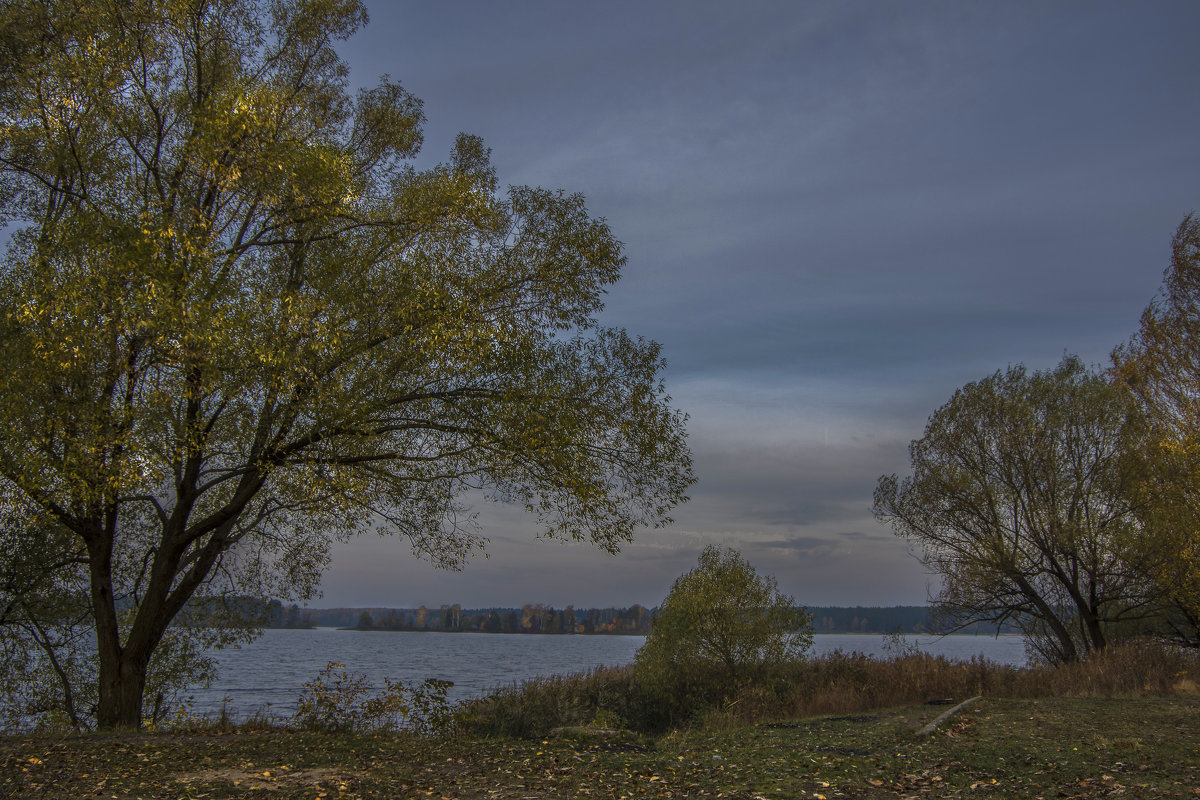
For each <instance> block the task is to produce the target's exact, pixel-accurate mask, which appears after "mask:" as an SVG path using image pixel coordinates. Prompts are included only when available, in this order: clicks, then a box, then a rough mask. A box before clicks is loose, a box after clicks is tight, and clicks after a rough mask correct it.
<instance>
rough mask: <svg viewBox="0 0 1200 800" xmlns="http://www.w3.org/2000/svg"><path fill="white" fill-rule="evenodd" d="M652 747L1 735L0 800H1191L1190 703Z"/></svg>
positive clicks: (698, 734)
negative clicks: (922, 732) (924, 731)
mask: <svg viewBox="0 0 1200 800" xmlns="http://www.w3.org/2000/svg"><path fill="white" fill-rule="evenodd" d="M943 710H945V707H940V706H915V707H910V708H901V709H888V710H883V711H875V712H869V713H863V714H857V715H853V716H842V717H820V718H813V719H803V720H794V721H787V722H776V723H770V724H762V725H757V726H754V727H747V728H739V729H735V730H726V731H720V732H702V731H681V732H676V733H673V734H670V735H667V736H663V737H659V738H646V737H639V736H635V735H633V734H618V735H612V734H604V735H593V734H584V733H579V732H568V733H566V734H563V735H559V736H555V737H547V738H544V739H535V740H497V739H491V740H479V739H466V738H460V739H449V740H438V741H429V740H419V739H415V738H413V737H408V736H403V735H396V734H379V735H356V736H346V735H336V734H317V733H302V732H294V731H280V730H276V731H267V732H262V731H260V732H246V733H205V734H188V735H185V734H140V735H92V736H74V735H72V736H58V737H50V736H36V737H15V736H10V737H4V738H0V798H3V800H8V799H9V798H12V799H13V800H16V799H17V798H22V799H23V798H31V799H32V798H44V799H46V800H58V799H63V800H65V798H90V797H95V798H108V799H112V798H115V800H133V798H197V799H198V798H250V797H253V798H260V800H261V799H264V798H265V799H266V800H293V799H294V798H315V799H316V800H325V799H329V800H333V799H334V798H336V799H337V800H352V799H353V798H364V799H365V798H372V799H374V798H379V799H382V798H388V799H389V800H390V799H391V798H456V799H457V800H485V799H486V800H506V799H512V800H516V799H518V798H520V799H521V800H535V799H536V800H543V799H544V800H550V799H551V798H554V799H557V798H612V799H615V798H715V797H724V798H731V799H734V800H760V798H789V799H791V798H810V799H811V800H820V798H826V800H832V798H872V799H874V798H928V797H936V798H1010V797H1011V798H1018V797H1019V798H1030V799H1031V800H1033V799H1035V798H1100V797H1119V796H1125V797H1129V798H1144V797H1149V798H1158V797H1175V798H1197V797H1200V695H1197V694H1195V693H1189V694H1178V695H1172V696H1169V697H1139V698H1119V699H1075V698H1054V699H1038V700H998V699H990V698H984V699H982V700H979V701H977V702H976V703H974V704H973V705H970V706H968V707H967V708H966V709H964V710H963V711H961V712H960V713H958V714H956V715H955V716H953V717H951V718H950V719H949V720H947V721H946V722H945V723H944V724H943V725H942V727H941V728H940V729H939V731H938V732H937V733H935V734H934V735H932V736H929V737H918V736H917V735H916V731H917V730H918V729H919V728H920V727H921V726H922V725H924V724H925V723H926V722H929V721H930V720H932V719H933V718H934V717H936V716H937V715H938V714H939V713H940V712H941V711H943Z"/></svg>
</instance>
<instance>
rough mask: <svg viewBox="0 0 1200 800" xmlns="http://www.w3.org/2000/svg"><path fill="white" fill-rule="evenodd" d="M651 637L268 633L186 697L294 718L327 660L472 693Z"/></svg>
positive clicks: (968, 646)
mask: <svg viewBox="0 0 1200 800" xmlns="http://www.w3.org/2000/svg"><path fill="white" fill-rule="evenodd" d="M644 641H645V637H643V636H539V635H521V634H500V633H493V634H489V633H422V632H412V631H399V632H391V631H345V630H338V629H336V628H316V629H313V630H268V631H265V632H264V634H263V636H262V637H261V638H259V639H257V640H255V641H254V642H252V643H250V644H249V645H246V646H244V647H241V648H235V649H229V650H221V651H217V652H215V653H214V655H215V656H216V657H217V661H218V664H219V667H218V676H217V680H216V681H214V682H213V685H212V686H211V687H209V688H207V689H199V688H197V689H191V690H189V691H187V692H185V693H184V694H185V696H190V697H191V698H192V701H191V706H192V710H193V711H195V712H198V713H201V714H212V713H215V712H219V711H220V709H221V706H222V704H224V705H225V707H226V709H227V710H228V711H229V712H230V713H231V714H234V715H236V717H237V718H242V719H244V718H246V717H248V716H249V715H251V714H253V713H255V712H258V711H265V712H267V713H268V714H270V715H272V716H281V717H286V716H291V714H292V713H293V712H295V710H296V699H297V697H298V696H299V694H300V689H301V687H302V686H303V684H305V683H307V682H308V681H311V680H312V679H313V678H315V677H316V675H317V673H318V672H320V671H321V669H323V668H324V667H325V664H326V663H328V662H329V661H340V662H341V663H343V664H345V665H346V667H347V668H348V669H349V670H350V671H351V672H356V673H363V674H365V675H366V676H367V677H368V678H369V679H370V680H371V682H372V683H374V684H375V685H377V686H380V685H382V684H383V679H384V678H385V677H386V678H390V679H391V680H393V681H395V680H402V681H405V682H411V681H416V682H420V681H423V680H425V679H426V678H441V679H443V680H449V681H453V682H454V688H453V689H451V690H450V695H449V696H450V698H451V699H452V700H464V699H467V698H471V697H477V696H479V695H481V694H484V693H486V692H487V691H489V690H491V689H494V688H496V687H498V686H504V685H508V684H511V683H513V682H515V681H523V680H527V679H529V678H534V677H538V676H548V675H561V674H567V673H573V672H583V671H586V670H589V669H592V668H594V667H602V666H619V665H622V664H629V663H631V662H632V661H633V656H634V653H636V652H637V649H638V648H639V647H641V646H642V642H644ZM908 641H910V642H915V643H916V644H917V645H918V646H919V647H920V648H921V650H923V651H925V652H928V653H933V654H935V655H944V656H947V657H949V658H954V659H963V660H966V659H970V658H972V657H974V656H976V655H982V656H984V657H985V658H987V659H988V660H990V661H994V662H996V663H1000V664H1014V665H1022V664H1024V663H1025V641H1024V639H1023V638H1022V637H1020V636H1000V637H991V636H942V637H936V636H921V637H908ZM834 650H842V651H845V652H859V653H866V654H868V655H881V654H882V653H883V637H882V636H878V635H864V634H818V635H816V636H814V637H813V648H812V651H811V653H812V654H813V655H821V654H824V653H829V652H833V651H834Z"/></svg>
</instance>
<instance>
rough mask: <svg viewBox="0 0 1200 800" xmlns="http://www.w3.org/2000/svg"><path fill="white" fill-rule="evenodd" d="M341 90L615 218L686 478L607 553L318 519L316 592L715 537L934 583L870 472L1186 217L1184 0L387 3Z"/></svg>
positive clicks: (546, 568)
mask: <svg viewBox="0 0 1200 800" xmlns="http://www.w3.org/2000/svg"><path fill="white" fill-rule="evenodd" d="M369 8H370V13H371V23H370V24H369V25H368V26H367V27H366V28H365V29H364V30H363V31H362V32H360V33H359V34H357V35H356V36H355V37H354V38H353V39H352V40H351V41H350V42H348V43H346V44H345V45H344V46H343V47H342V53H343V54H344V55H345V57H346V58H347V60H348V62H349V64H350V66H351V76H352V80H353V82H354V83H356V84H358V85H362V86H367V85H372V84H373V83H374V82H375V81H376V80H377V77H378V76H379V75H382V74H385V73H386V74H390V75H391V76H392V77H393V78H395V79H398V80H400V81H401V82H402V83H403V84H404V86H405V87H406V88H407V89H408V90H409V91H410V92H412V93H414V94H415V95H417V96H418V97H420V98H421V99H422V100H423V101H424V103H425V113H426V115H427V117H428V124H427V126H426V129H425V148H424V153H423V158H425V159H428V161H429V163H433V162H435V161H438V160H444V159H445V158H446V157H447V156H448V154H449V152H450V148H451V145H452V143H453V140H454V137H455V135H456V134H457V133H458V132H459V131H465V132H468V133H473V134H477V135H480V136H482V137H483V139H484V141H485V143H486V144H487V145H489V146H490V147H491V148H492V156H493V163H494V164H495V165H496V168H497V171H498V175H499V178H500V180H501V182H502V183H504V184H529V185H537V186H544V187H548V188H555V189H563V190H566V191H568V192H581V193H582V194H584V195H585V196H586V198H587V202H588V208H589V211H590V212H591V213H592V214H593V215H594V216H599V217H604V218H606V219H607V221H608V223H609V225H610V226H611V228H612V230H613V232H614V234H615V236H616V237H617V238H618V239H620V240H621V241H622V242H623V243H624V245H625V253H626V255H627V257H628V265H627V267H626V269H625V272H624V275H623V278H622V280H621V281H620V282H619V283H618V284H616V285H615V286H613V287H612V288H611V289H610V291H609V294H608V298H607V307H606V309H605V311H604V312H603V313H602V314H601V316H600V321H601V323H602V324H605V325H612V326H620V327H625V328H627V329H628V330H629V331H630V332H632V333H634V334H638V335H642V336H646V337H648V338H652V339H654V340H656V341H658V342H660V343H662V345H663V348H664V353H665V356H666V358H667V360H668V362H669V365H668V367H667V369H666V371H665V373H664V378H665V380H666V384H667V388H668V391H669V393H670V395H671V397H672V403H673V404H674V405H675V407H677V408H680V409H682V410H684V411H685V412H687V413H688V414H689V416H690V420H689V423H688V430H689V441H690V445H691V448H692V451H693V455H694V458H695V468H696V473H697V476H698V479H699V480H698V482H697V483H696V484H695V485H694V486H693V487H692V490H691V492H690V495H691V500H690V502H688V503H687V504H685V505H684V506H682V507H680V508H679V509H678V511H677V513H676V514H675V515H674V516H675V519H676V522H675V524H674V525H673V526H672V527H671V528H669V529H666V530H659V531H640V532H639V533H638V534H637V537H636V540H635V542H634V543H633V544H630V545H628V546H626V547H625V548H624V549H623V550H622V552H621V553H620V554H619V555H616V556H610V555H607V554H605V553H602V552H600V551H598V550H597V549H595V548H593V547H589V546H587V545H580V544H566V543H561V542H556V541H547V540H539V539H538V538H537V524H536V520H535V519H532V518H529V517H526V516H525V515H524V514H523V513H521V512H519V511H515V510H514V509H511V508H507V507H503V506H495V505H491V504H486V503H485V504H483V505H482V506H481V507H477V509H476V510H477V511H478V512H479V522H480V524H481V526H482V532H483V533H484V534H485V535H486V536H488V538H489V539H490V544H489V547H488V553H489V555H488V557H487V558H482V557H477V558H476V559H474V560H473V561H472V562H471V563H470V564H469V565H468V566H467V567H466V569H465V570H464V571H463V572H461V573H451V572H445V571H440V570H436V569H434V568H432V567H431V566H430V565H429V564H428V563H425V562H422V561H419V560H417V559H415V558H413V556H412V555H411V553H410V551H409V549H408V547H407V544H406V543H405V542H403V541H401V540H397V539H389V538H375V537H360V538H358V539H355V540H353V541H351V542H349V543H346V544H344V545H342V544H339V545H337V546H336V548H335V551H334V554H333V564H332V566H331V568H330V569H329V570H328V571H327V572H326V575H325V578H324V581H323V584H322V590H323V596H322V597H321V598H319V599H316V600H314V601H312V602H311V603H310V605H314V606H321V607H330V606H396V607H403V606H409V607H415V606H417V605H420V604H424V605H432V606H437V605H440V604H444V603H461V604H462V605H463V606H464V607H484V606H514V605H515V606H519V605H523V604H525V603H539V602H540V603H547V604H550V605H554V606H559V607H561V606H565V605H567V604H574V605H575V606H576V607H590V606H628V605H631V604H633V603H641V604H642V605H646V606H654V605H657V604H658V603H659V602H660V601H661V600H662V598H663V597H664V596H665V595H666V593H667V591H668V590H669V588H670V585H671V582H672V581H673V580H674V578H675V577H676V576H678V575H679V574H680V573H682V572H684V571H686V570H688V569H690V568H691V567H692V566H694V565H695V563H696V559H697V557H698V555H699V553H700V551H701V550H702V549H703V548H704V547H705V546H706V545H708V544H714V543H715V544H721V545H726V546H729V547H733V548H736V549H737V550H739V551H740V552H741V553H742V555H743V556H745V557H746V558H747V559H748V560H749V561H750V562H751V563H752V564H754V565H755V566H756V567H757V568H758V569H759V571H760V572H763V573H768V574H772V575H774V576H775V577H776V579H777V580H778V582H779V587H780V589H781V590H783V591H784V592H786V593H788V594H790V595H792V596H793V597H795V599H796V600H797V601H798V602H800V603H802V604H806V605H893V604H922V603H924V602H926V601H927V599H928V598H929V597H930V595H931V593H933V592H936V590H937V587H938V583H937V578H936V576H933V575H930V574H927V573H926V571H925V570H924V569H923V567H922V566H921V564H920V562H919V560H918V558H917V557H916V554H915V553H913V552H912V551H911V549H910V548H909V547H908V545H906V543H905V542H903V541H902V540H900V539H898V538H896V537H895V536H893V535H892V533H891V531H890V529H889V528H887V527H886V526H884V525H882V524H880V523H878V522H876V521H875V520H874V519H873V517H872V514H871V498H872V492H873V490H874V488H875V484H876V482H877V480H878V479H879V477H880V476H881V475H884V474H891V473H900V474H901V475H903V474H905V473H906V472H907V469H908V460H907V447H908V444H909V442H910V441H911V440H912V439H915V438H919V437H920V436H921V435H922V432H923V429H924V426H925V423H926V421H927V419H928V417H929V415H930V414H931V413H932V412H933V411H934V410H935V409H936V408H938V407H939V406H940V405H942V404H943V403H945V402H946V401H947V400H948V399H949V398H950V397H951V395H952V394H953V393H954V391H955V389H957V388H959V387H960V386H962V385H964V384H966V383H968V382H971V381H974V380H978V379H980V378H982V377H985V376H987V375H989V374H991V373H993V372H995V371H996V370H998V369H1004V368H1005V367H1007V366H1009V365H1012V364H1018V363H1020V364H1024V365H1026V366H1027V367H1028V368H1030V369H1047V368H1050V367H1052V366H1054V365H1055V364H1057V363H1058V362H1059V361H1060V360H1061V359H1062V357H1063V356H1064V354H1066V353H1074V354H1078V355H1079V356H1080V357H1081V358H1083V359H1084V360H1085V361H1086V362H1088V363H1090V364H1096V365H1099V366H1101V367H1102V366H1104V365H1106V364H1107V363H1108V360H1109V354H1110V352H1111V351H1112V349H1113V347H1115V346H1116V345H1118V344H1120V343H1121V342H1123V341H1124V340H1126V339H1127V338H1128V337H1129V336H1130V335H1132V334H1133V333H1134V331H1135V330H1136V329H1137V325H1138V318H1139V315H1140V314H1141V312H1142V310H1143V309H1144V308H1145V306H1146V305H1147V303H1148V302H1149V301H1150V300H1151V299H1152V298H1153V297H1154V295H1155V293H1156V292H1157V291H1158V289H1159V286H1160V284H1161V280H1162V274H1163V270H1164V269H1165V267H1166V266H1167V262H1168V258H1169V246H1170V239H1171V235H1172V233H1173V232H1174V230H1175V228H1176V226H1177V225H1178V224H1179V223H1180V222H1181V221H1182V219H1183V218H1184V217H1185V216H1186V215H1187V214H1189V213H1191V212H1192V211H1200V182H1198V181H1197V178H1200V146H1198V142H1200V140H1198V139H1197V132H1198V131H1200V102H1197V101H1200V48H1197V47H1196V46H1195V34H1196V32H1197V31H1200V4H1197V3H1195V2H1190V0H1189V1H1188V2H1152V3H1127V2H1113V3H1104V2H1078V3H1076V2H1021V1H1019V0H1014V1H1013V2H1005V3H960V2H912V3H892V2H883V1H882V0H878V1H877V2H792V1H790V0H789V1H788V2H761V1H760V2H754V1H753V0H751V1H750V2H738V3H733V2H707V1H706V0H686V2H658V1H657V0H638V1H637V2H605V3H563V2H511V3H494V2H455V3H427V2H371V3H369Z"/></svg>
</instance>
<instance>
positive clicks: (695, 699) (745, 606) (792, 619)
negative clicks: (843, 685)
mask: <svg viewBox="0 0 1200 800" xmlns="http://www.w3.org/2000/svg"><path fill="white" fill-rule="evenodd" d="M811 644H812V619H811V617H810V616H809V614H808V613H807V612H806V611H805V610H804V609H802V608H798V607H796V605H795V601H794V600H793V599H792V598H791V597H789V596H788V595H786V594H783V593H782V592H780V591H779V588H778V585H777V584H776V581H775V579H774V578H773V577H771V576H769V575H766V576H760V575H759V574H758V572H757V571H756V570H755V569H754V567H752V566H751V565H750V564H749V563H748V562H747V561H746V560H745V559H743V558H742V557H741V556H740V555H739V554H738V553H737V552H736V551H734V550H726V549H722V548H718V547H715V546H712V545H710V546H708V547H706V548H705V549H704V552H703V553H701V554H700V560H699V564H698V565H697V566H696V568H695V569H693V570H691V571H689V572H687V573H685V574H683V575H681V576H680V577H678V578H676V580H675V583H674V584H673V585H672V586H671V591H670V592H669V593H668V594H667V597H666V599H665V600H664V601H663V603H662V605H661V606H660V607H659V609H658V614H657V615H656V616H655V618H654V624H653V627H652V628H651V631H650V635H649V636H648V637H646V643H645V644H644V645H643V646H642V648H641V649H640V650H638V653H637V657H636V660H635V670H636V675H637V678H638V681H639V683H641V684H643V685H644V686H646V687H647V688H648V689H649V690H650V691H651V692H652V693H653V694H654V695H656V696H657V697H659V698H660V700H661V701H662V702H663V703H665V704H666V705H667V706H669V707H670V708H671V711H670V712H669V716H676V717H678V716H688V715H690V714H691V713H692V712H693V711H694V710H695V707H696V706H697V705H701V706H702V705H708V704H711V703H712V702H714V701H716V700H719V699H720V698H722V697H724V696H726V695H728V694H729V693H730V692H731V691H733V690H734V689H735V688H736V687H738V686H740V685H744V684H746V683H749V682H752V681H761V680H764V679H766V678H767V677H768V676H769V675H770V674H771V672H772V671H773V670H775V669H777V668H778V667H780V666H782V665H786V664H789V663H792V662H795V661H797V660H799V659H801V658H802V657H803V656H804V652H805V651H806V650H807V649H808V648H809V647H810V646H811Z"/></svg>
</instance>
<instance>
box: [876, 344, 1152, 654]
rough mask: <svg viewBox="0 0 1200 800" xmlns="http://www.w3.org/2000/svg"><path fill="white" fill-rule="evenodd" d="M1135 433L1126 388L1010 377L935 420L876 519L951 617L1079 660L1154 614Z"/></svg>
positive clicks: (882, 498)
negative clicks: (1004, 628) (933, 584)
mask: <svg viewBox="0 0 1200 800" xmlns="http://www.w3.org/2000/svg"><path fill="white" fill-rule="evenodd" d="M1136 430H1137V420H1136V415H1134V414H1133V413H1132V407H1131V405H1130V404H1129V403H1128V402H1126V399H1125V396H1124V394H1123V393H1122V392H1121V391H1120V389H1119V388H1117V387H1115V386H1114V385H1113V384H1112V383H1111V382H1110V381H1109V380H1108V379H1107V377H1106V376H1104V375H1101V374H1096V373H1094V372H1091V371H1089V370H1088V369H1087V368H1086V367H1084V365H1083V364H1082V363H1081V362H1080V361H1079V359H1077V358H1075V357H1067V358H1065V359H1063V361H1062V362H1061V363H1060V364H1059V365H1058V366H1057V367H1055V368H1054V369H1052V370H1048V371H1045V372H1034V373H1032V374H1031V373H1029V372H1027V371H1026V370H1025V368H1024V367H1022V366H1015V367H1010V368H1009V369H1007V370H1005V371H1002V372H996V373H994V374H993V375H990V376H988V377H987V378H984V379H983V380H980V381H977V382H975V383H971V384H968V385H966V386H964V387H963V388H962V389H959V390H958V391H957V392H955V394H954V396H953V397H952V398H951V399H950V401H949V402H947V403H946V404H945V405H943V406H942V407H941V408H939V409H938V410H937V411H935V412H934V413H933V415H932V416H931V417H930V418H929V423H928V425H927V426H926V428H925V435H924V436H923V437H922V438H920V439H918V440H916V441H914V442H913V443H912V445H911V446H910V447H909V457H910V459H911V462H912V474H911V475H910V476H909V477H906V478H904V479H900V478H898V477H897V476H896V475H888V476H884V477H882V478H880V479H879V483H878V486H877V488H876V490H875V506H874V508H875V515H876V517H877V518H878V519H879V520H880V521H882V522H887V523H890V524H891V526H892V528H893V530H894V531H895V533H896V534H897V535H899V536H902V537H904V538H906V539H907V540H909V541H910V542H912V543H913V544H914V545H916V546H917V547H918V548H920V550H921V552H922V555H923V561H924V563H925V565H926V566H927V567H929V568H931V569H932V570H933V571H934V572H935V573H937V574H938V575H939V576H940V577H941V580H942V585H941V589H940V591H939V593H938V595H937V596H936V598H935V599H934V602H935V606H937V607H938V608H939V609H940V610H942V611H944V612H946V614H945V615H946V616H947V617H949V618H951V619H954V620H957V621H958V622H959V623H960V624H969V623H972V622H977V621H989V622H997V623H1003V622H1011V623H1013V624H1015V625H1017V626H1018V627H1019V628H1021V629H1022V630H1023V631H1024V632H1025V633H1026V634H1027V635H1028V636H1029V639H1030V642H1031V643H1032V645H1033V646H1034V648H1035V649H1036V651H1037V653H1038V654H1039V655H1041V656H1043V657H1044V658H1046V659H1048V660H1051V661H1076V660H1080V659H1082V658H1084V657H1085V656H1086V655H1087V654H1088V653H1090V652H1092V651H1095V650H1102V649H1104V648H1105V647H1106V646H1107V645H1108V644H1109V642H1110V641H1111V640H1112V638H1113V637H1114V635H1117V634H1119V632H1120V630H1121V628H1122V626H1129V625H1134V624H1137V623H1140V622H1144V621H1146V620H1148V619H1150V618H1152V617H1153V616H1154V615H1155V614H1157V613H1158V611H1159V607H1158V603H1157V600H1156V598H1155V595H1154V593H1153V592H1152V591H1151V590H1150V587H1149V586H1148V582H1147V581H1146V579H1145V576H1144V573H1143V572H1142V571H1141V570H1140V569H1139V568H1138V563H1137V558H1136V553H1137V548H1138V546H1139V543H1140V541H1141V536H1142V531H1141V524H1140V521H1139V519H1138V517H1137V514H1136V510H1137V508H1136V500H1135V499H1134V498H1133V497H1132V496H1131V495H1130V493H1129V492H1128V473H1127V471H1126V468H1125V465H1124V460H1123V456H1124V453H1125V452H1126V449H1127V443H1128V442H1129V441H1130V440H1131V437H1135V436H1136V433H1135V432H1136Z"/></svg>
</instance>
